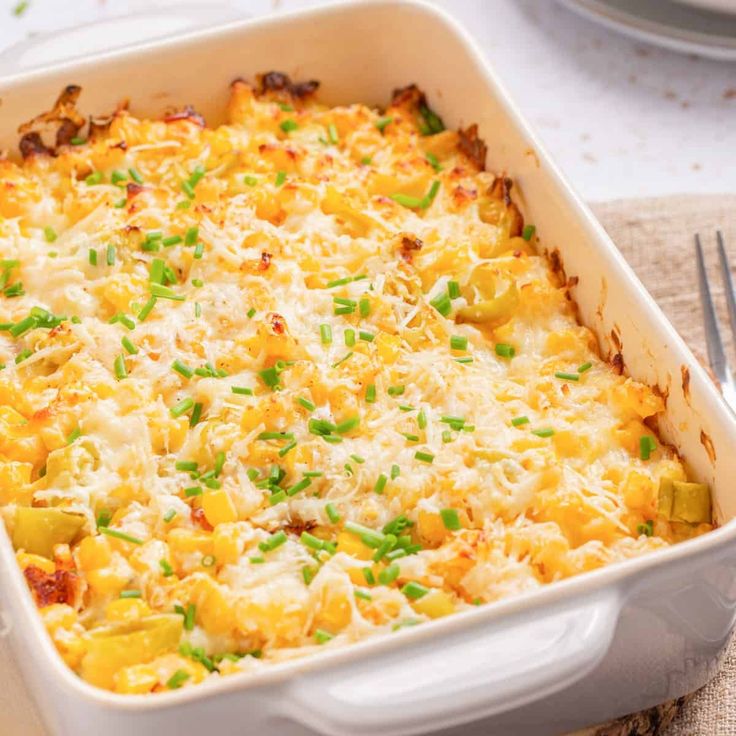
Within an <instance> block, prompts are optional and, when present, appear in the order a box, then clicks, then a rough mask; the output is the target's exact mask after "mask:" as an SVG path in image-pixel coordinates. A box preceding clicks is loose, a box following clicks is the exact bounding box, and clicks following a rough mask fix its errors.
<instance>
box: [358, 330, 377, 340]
mask: <svg viewBox="0 0 736 736" xmlns="http://www.w3.org/2000/svg"><path fill="white" fill-rule="evenodd" d="M358 337H359V338H360V339H361V340H363V342H373V340H375V338H376V336H375V335H374V334H373V333H372V332H366V331H365V330H360V332H358Z"/></svg>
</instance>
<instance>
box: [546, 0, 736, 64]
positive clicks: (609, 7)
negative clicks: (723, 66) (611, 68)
mask: <svg viewBox="0 0 736 736" xmlns="http://www.w3.org/2000/svg"><path fill="white" fill-rule="evenodd" d="M560 2H562V3H563V4H564V5H565V6H567V7H568V8H570V9H571V10H574V11H575V12H577V13H579V14H581V15H584V16H586V17H588V18H590V19H591V20H594V21H597V22H598V23H601V24H603V25H606V26H608V27H609V28H614V29H615V30H617V31H621V32H622V33H625V34H627V35H628V36H632V37H633V38H638V39H640V40H642V41H648V42H649V43H653V44H656V45H658V46H664V47H666V48H669V49H673V50H675V51H682V52H685V53H689V54H698V55H699V56H707V57H709V58H712V59H724V60H730V61H736V15H732V14H729V13H727V12H721V13H714V12H712V11H711V10H705V9H704V8H705V6H709V7H710V8H715V7H716V6H718V8H719V9H721V10H725V9H726V8H727V7H730V8H731V9H732V11H733V12H736V3H735V2H734V1H733V0H679V2H669V0H560ZM690 5H692V6H696V5H697V6H699V7H697V8H696V7H688V6H690Z"/></svg>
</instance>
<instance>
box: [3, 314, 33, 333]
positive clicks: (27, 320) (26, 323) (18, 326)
mask: <svg viewBox="0 0 736 736" xmlns="http://www.w3.org/2000/svg"><path fill="white" fill-rule="evenodd" d="M37 326H38V319H37V318H36V317H34V316H28V317H24V318H23V319H22V320H21V321H20V322H16V323H15V324H14V325H13V326H12V327H10V329H9V332H10V334H11V335H12V336H13V337H20V336H21V335H23V334H25V333H26V332H28V330H32V329H33V328H34V327H37Z"/></svg>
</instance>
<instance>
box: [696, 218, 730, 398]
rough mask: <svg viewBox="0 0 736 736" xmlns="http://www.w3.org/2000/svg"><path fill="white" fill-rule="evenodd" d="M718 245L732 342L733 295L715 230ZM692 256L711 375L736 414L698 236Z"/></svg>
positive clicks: (727, 366) (723, 253)
mask: <svg viewBox="0 0 736 736" xmlns="http://www.w3.org/2000/svg"><path fill="white" fill-rule="evenodd" d="M716 239H717V241H718V261H719V263H720V266H721V277H722V278H723V285H724V287H725V290H726V306H727V307H728V321H729V322H730V323H731V332H732V333H733V336H734V340H736V295H735V294H734V290H733V280H732V278H731V267H730V266H729V264H728V256H727V255H726V247H725V245H724V242H723V234H722V233H721V231H720V230H719V231H718V232H717V233H716ZM695 253H696V255H697V261H698V286H699V287H700V301H701V303H702V305H703V321H704V323H705V341H706V344H707V346H708V360H709V361H710V365H711V368H712V369H713V373H715V376H716V378H717V379H718V381H719V383H720V384H721V391H722V392H723V398H724V399H725V401H726V403H727V404H728V405H729V406H730V407H731V409H732V411H734V412H736V380H734V377H733V372H732V371H731V366H730V365H729V363H728V358H727V357H726V351H725V349H724V347H723V340H722V339H721V331H720V329H719V327H718V318H717V317H716V310H715V307H714V305H713V297H712V295H711V292H710V285H709V284H708V274H707V273H706V271H705V260H704V258H703V246H702V245H701V243H700V235H696V236H695Z"/></svg>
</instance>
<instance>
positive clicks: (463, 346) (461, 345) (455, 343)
mask: <svg viewBox="0 0 736 736" xmlns="http://www.w3.org/2000/svg"><path fill="white" fill-rule="evenodd" d="M450 348H451V349H452V350H467V349H468V338H467V337H465V336H464V335H452V336H451V337H450Z"/></svg>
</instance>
